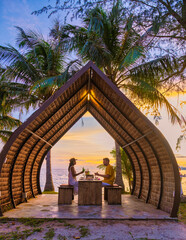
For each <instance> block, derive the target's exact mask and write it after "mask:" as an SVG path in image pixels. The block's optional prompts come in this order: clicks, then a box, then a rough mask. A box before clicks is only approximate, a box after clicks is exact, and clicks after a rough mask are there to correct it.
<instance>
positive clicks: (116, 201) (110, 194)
mask: <svg viewBox="0 0 186 240" xmlns="http://www.w3.org/2000/svg"><path fill="white" fill-rule="evenodd" d="M121 190H122V187H120V186H106V187H104V200H106V201H108V204H109V205H121Z"/></svg>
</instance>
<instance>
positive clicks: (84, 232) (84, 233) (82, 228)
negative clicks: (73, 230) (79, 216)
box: [79, 226, 90, 237]
mask: <svg viewBox="0 0 186 240" xmlns="http://www.w3.org/2000/svg"><path fill="white" fill-rule="evenodd" d="M79 232H80V234H81V237H87V236H89V235H90V230H89V229H88V228H87V227H85V226H79Z"/></svg>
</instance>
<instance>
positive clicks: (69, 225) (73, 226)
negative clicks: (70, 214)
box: [64, 222, 76, 228]
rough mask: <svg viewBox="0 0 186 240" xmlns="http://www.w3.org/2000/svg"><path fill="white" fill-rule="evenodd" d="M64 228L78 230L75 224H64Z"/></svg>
mask: <svg viewBox="0 0 186 240" xmlns="http://www.w3.org/2000/svg"><path fill="white" fill-rule="evenodd" d="M64 226H65V227H67V228H76V226H75V225H74V224H70V223H67V222H64Z"/></svg>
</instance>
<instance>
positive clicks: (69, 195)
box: [58, 184, 74, 204]
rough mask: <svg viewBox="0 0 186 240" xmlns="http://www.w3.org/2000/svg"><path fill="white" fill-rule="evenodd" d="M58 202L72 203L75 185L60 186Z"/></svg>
mask: <svg viewBox="0 0 186 240" xmlns="http://www.w3.org/2000/svg"><path fill="white" fill-rule="evenodd" d="M58 188H59V194H58V204H72V200H73V199H74V187H73V186H72V185H65V184H62V185H60V186H59V187H58Z"/></svg>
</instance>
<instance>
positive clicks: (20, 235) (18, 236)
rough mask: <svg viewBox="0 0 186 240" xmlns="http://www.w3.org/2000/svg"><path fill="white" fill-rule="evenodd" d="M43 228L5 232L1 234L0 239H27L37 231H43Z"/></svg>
mask: <svg viewBox="0 0 186 240" xmlns="http://www.w3.org/2000/svg"><path fill="white" fill-rule="evenodd" d="M41 231H42V229H41V228H34V229H28V230H24V231H21V232H19V231H13V232H9V233H4V234H0V240H12V239H14V240H19V239H22V240H25V239H27V238H28V237H29V236H31V235H32V234H34V233H36V232H41Z"/></svg>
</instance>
